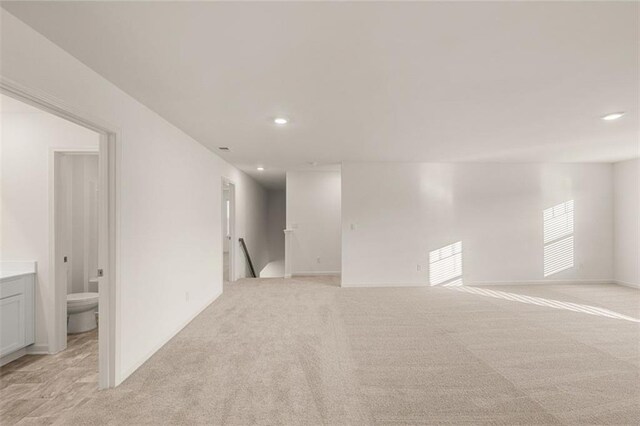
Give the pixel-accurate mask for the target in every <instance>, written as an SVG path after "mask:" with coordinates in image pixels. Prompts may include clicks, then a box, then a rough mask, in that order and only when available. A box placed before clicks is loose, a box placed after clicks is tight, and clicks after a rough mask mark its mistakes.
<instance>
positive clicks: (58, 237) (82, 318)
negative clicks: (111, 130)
mask: <svg viewBox="0 0 640 426" xmlns="http://www.w3.org/2000/svg"><path fill="white" fill-rule="evenodd" d="M53 155H54V159H53V163H54V218H55V219H54V220H55V224H54V226H55V230H54V233H55V247H54V251H55V253H54V256H53V258H54V259H55V260H54V262H55V270H56V288H60V287H63V288H65V289H66V305H65V308H66V313H65V315H63V316H64V317H65V318H66V320H65V321H64V323H63V324H62V328H63V329H65V330H66V332H65V334H66V335H67V336H69V335H74V334H81V333H87V332H90V331H92V330H96V329H97V328H98V299H99V293H98V292H99V287H98V278H99V277H98V275H99V273H98V270H99V267H98V151H97V150H83V151H77V150H73V151H71V150H62V149H55V150H54V154H53ZM63 310H65V309H63ZM96 331H97V330H96ZM96 334H97V333H96ZM68 339H69V337H68V338H67V342H68Z"/></svg>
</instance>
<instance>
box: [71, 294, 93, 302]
mask: <svg viewBox="0 0 640 426" xmlns="http://www.w3.org/2000/svg"><path fill="white" fill-rule="evenodd" d="M91 299H98V293H71V294H67V302H80V301H86V300H91Z"/></svg>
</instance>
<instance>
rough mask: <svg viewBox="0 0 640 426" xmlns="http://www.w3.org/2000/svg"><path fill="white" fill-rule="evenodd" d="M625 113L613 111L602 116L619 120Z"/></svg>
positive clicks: (606, 118) (605, 118) (609, 119)
mask: <svg viewBox="0 0 640 426" xmlns="http://www.w3.org/2000/svg"><path fill="white" fill-rule="evenodd" d="M623 115H624V112H612V113H611V114H607V115H603V116H602V117H601V118H602V119H603V120H607V121H611V120H617V119H618V118H620V117H622V116H623Z"/></svg>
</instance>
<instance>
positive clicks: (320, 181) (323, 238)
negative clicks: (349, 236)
mask: <svg viewBox="0 0 640 426" xmlns="http://www.w3.org/2000/svg"><path fill="white" fill-rule="evenodd" d="M340 180H341V178H340V172H339V171H308V172H287V196H286V198H287V202H286V204H287V214H286V216H287V229H291V230H293V232H292V237H291V247H290V249H291V256H290V259H291V273H292V274H294V275H296V274H297V275H308V274H339V273H340V270H341V250H342V248H341V243H340V234H341V226H340V220H341V219H340V211H341V195H340V193H341V188H340Z"/></svg>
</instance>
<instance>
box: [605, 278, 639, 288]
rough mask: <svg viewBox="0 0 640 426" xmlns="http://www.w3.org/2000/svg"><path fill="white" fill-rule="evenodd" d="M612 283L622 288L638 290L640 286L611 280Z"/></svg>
mask: <svg viewBox="0 0 640 426" xmlns="http://www.w3.org/2000/svg"><path fill="white" fill-rule="evenodd" d="M612 283H613V284H617V285H622V286H625V287H631V288H637V289H640V284H634V283H630V282H627V281H620V280H613V281H612Z"/></svg>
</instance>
